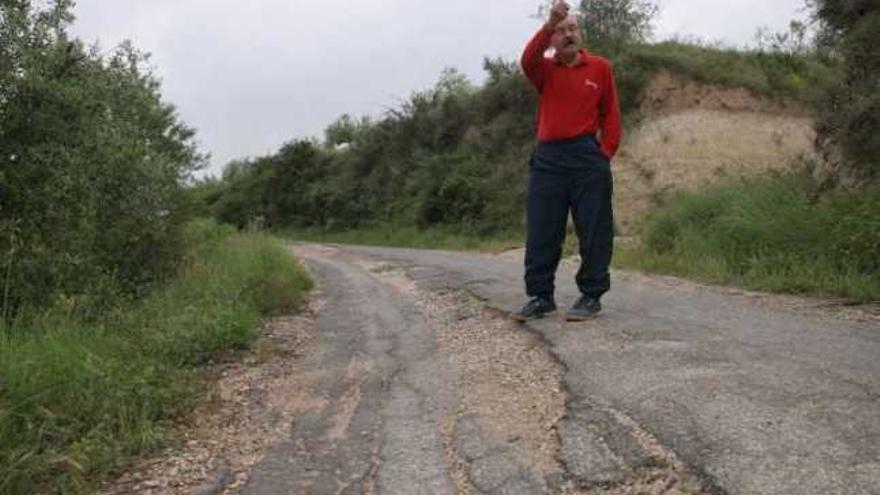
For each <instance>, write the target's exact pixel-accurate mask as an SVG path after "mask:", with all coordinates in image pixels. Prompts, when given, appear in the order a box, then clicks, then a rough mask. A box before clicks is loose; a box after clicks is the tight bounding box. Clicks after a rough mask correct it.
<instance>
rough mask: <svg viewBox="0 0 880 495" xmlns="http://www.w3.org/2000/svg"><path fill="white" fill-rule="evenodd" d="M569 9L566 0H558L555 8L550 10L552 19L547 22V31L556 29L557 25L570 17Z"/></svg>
mask: <svg viewBox="0 0 880 495" xmlns="http://www.w3.org/2000/svg"><path fill="white" fill-rule="evenodd" d="M569 8H570V7H569V6H568V3H566V2H565V0H556V2H555V3H554V4H553V8H551V9H550V19H548V20H547V24H546V27H547V29H548V30H550V31H552V30H554V29H556V25H557V24H559V23H560V22H562V21H563V20H565V18H566V17H568V10H569Z"/></svg>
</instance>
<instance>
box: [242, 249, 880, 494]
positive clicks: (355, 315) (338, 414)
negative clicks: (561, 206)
mask: <svg viewBox="0 0 880 495" xmlns="http://www.w3.org/2000/svg"><path fill="white" fill-rule="evenodd" d="M294 250H295V251H296V252H297V254H298V255H299V256H300V257H301V258H302V259H303V260H304V261H305V262H306V264H307V265H308V266H309V268H310V270H311V271H312V273H313V274H314V276H315V278H316V279H317V281H318V283H319V287H320V290H321V293H322V296H321V297H323V298H325V299H326V304H325V305H323V308H322V310H321V312H320V313H319V314H318V319H317V323H316V328H315V339H314V342H313V347H312V348H311V349H310V351H309V353H308V354H307V355H306V356H305V357H304V358H303V359H304V360H305V361H304V363H305V364H306V365H307V366H308V367H310V369H313V370H315V371H316V376H317V377H318V387H317V391H316V392H315V393H316V399H317V400H319V401H320V402H321V403H322V404H323V407H321V408H316V409H315V410H314V411H312V412H309V413H307V414H303V415H301V416H300V417H298V418H296V419H295V420H294V425H293V428H292V429H291V431H292V433H291V435H290V437H289V438H286V439H281V441H279V442H278V443H277V444H276V445H275V446H274V447H273V448H272V449H271V450H270V451H269V452H268V454H267V455H266V456H265V458H264V459H263V460H262V461H261V462H259V463H257V464H256V465H255V466H254V468H253V470H252V472H251V473H250V476H249V482H248V484H247V486H246V487H245V488H244V489H243V491H242V493H248V494H258V495H267V494H281V493H291V494H293V493H296V494H300V493H303V494H306V493H308V494H324V493H327V494H330V493H332V494H340V493H351V494H360V493H363V494H459V493H487V494H496V493H497V494H540V493H646V494H648V493H666V494H678V493H683V494H685V493H686V494H691V493H712V494H803V495H806V494H823V495H827V494H880V321H878V320H877V319H876V318H873V317H870V316H867V317H857V316H850V315H847V314H843V313H835V312H828V311H825V310H824V309H822V308H821V306H820V305H819V304H818V303H817V304H815V305H811V304H810V303H799V304H789V303H790V301H791V299H786V298H779V297H777V296H764V295H755V294H749V293H742V292H737V291H729V290H723V289H717V288H712V287H705V286H701V285H698V284H692V283H689V282H679V281H675V280H673V279H666V278H655V277H646V276H640V275H635V274H628V273H621V272H617V273H614V275H613V287H612V291H611V292H610V293H609V294H608V296H606V298H605V299H604V300H603V304H604V306H605V310H604V312H603V313H602V315H601V317H600V318H599V319H597V320H594V321H590V322H586V323H576V324H571V323H566V322H564V321H562V320H561V319H560V318H548V319H544V320H540V321H538V322H534V323H529V324H528V325H517V324H514V323H512V322H509V321H507V320H506V319H504V318H503V315H504V314H505V313H506V312H507V311H510V310H512V309H514V308H515V307H517V306H519V305H520V304H522V303H523V301H524V296H523V294H522V262H521V260H519V259H516V258H515V257H510V256H496V255H488V254H468V253H450V252H441V251H420V250H407V249H389V248H366V247H349V246H320V245H313V244H298V245H296V246H295V247H294ZM558 275H559V276H558V284H557V285H558V287H559V289H558V293H557V300H558V303H560V305H561V306H562V307H563V308H564V307H565V306H567V305H568V304H571V303H573V302H574V300H575V298H576V289H575V286H574V283H573V270H572V267H571V266H569V265H563V267H561V269H560V271H559V274H558ZM465 293H466V294H467V295H462V294H465ZM468 298H470V299H468ZM474 298H476V299H474ZM468 301H470V302H468ZM474 301H476V302H474ZM462 308H464V309H462ZM468 308H469V309H468ZM490 327H491V330H486V328H490ZM469 332H470V333H469ZM478 332H484V333H478ZM465 334H468V335H470V334H472V336H473V338H470V340H468V338H465V337H466V335H465ZM459 337H461V338H462V340H460V341H456V340H455V339H457V338H459ZM462 355H465V356H462ZM536 384H537V386H536ZM518 425H528V428H527V429H523V428H519V429H517V426H518Z"/></svg>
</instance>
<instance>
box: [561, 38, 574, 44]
mask: <svg viewBox="0 0 880 495" xmlns="http://www.w3.org/2000/svg"><path fill="white" fill-rule="evenodd" d="M563 41H565V44H566V45H574V44H575V39H574V38H571V37H566V38H565V40H563Z"/></svg>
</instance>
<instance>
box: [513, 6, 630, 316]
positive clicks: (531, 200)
mask: <svg viewBox="0 0 880 495" xmlns="http://www.w3.org/2000/svg"><path fill="white" fill-rule="evenodd" d="M582 44H583V38H582V34H581V29H580V27H579V26H578V23H577V19H576V18H575V17H574V16H573V15H570V13H569V6H568V4H566V3H565V2H564V1H558V2H557V3H556V4H555V5H553V8H552V10H551V12H550V18H549V20H548V21H547V23H546V24H544V26H543V27H542V28H541V29H540V30H539V31H538V32H537V33H536V34H535V35H534V36H533V37H532V39H531V41H529V44H528V45H527V46H526V49H525V52H524V53H523V56H522V68H523V71H524V72H525V75H526V77H528V79H529V81H531V82H532V84H533V85H534V86H535V88H536V89H537V90H538V93H539V94H540V107H539V109H538V145H537V147H536V149H535V152H534V153H533V155H532V158H531V160H530V163H529V183H528V192H527V198H526V211H527V215H526V216H527V224H528V240H527V242H526V259H525V268H526V270H525V282H526V293H527V294H528V296H529V297H530V300H529V301H528V303H527V304H526V305H525V306H524V307H523V308H522V309H521V310H519V311H517V312H515V313H514V314H513V315H512V316H513V317H514V318H515V319H517V320H520V321H525V320H529V319H532V318H538V317H541V316H545V315H546V314H548V313H551V312H553V311H555V310H556V302H555V299H554V291H555V286H554V281H555V276H556V268H557V267H558V265H559V259H560V256H561V255H562V242H563V241H564V239H565V227H566V222H567V220H568V212H569V211H571V214H572V217H573V219H574V225H575V229H576V231H577V235H578V239H579V241H580V255H581V266H580V270H578V273H577V276H576V277H575V280H576V282H577V285H578V288H579V289H580V292H581V298H580V299H579V300H578V301H577V303H575V305H574V306H573V307H572V308H571V309H570V310H569V311H568V312H567V313H566V319H568V320H569V321H579V320H586V319H588V318H591V317H594V316H595V315H596V314H597V313H598V312H599V311H600V310H601V308H602V306H601V304H600V303H599V299H600V298H601V297H602V295H603V294H605V293H606V292H607V291H608V289H609V288H610V286H611V284H610V276H609V273H608V266H609V265H610V264H611V254H612V246H613V220H612V210H611V193H612V179H611V161H610V160H611V158H612V157H613V156H614V153H615V152H616V151H617V147H618V145H619V144H620V139H621V135H622V130H621V125H620V111H619V109H618V104H617V89H616V87H615V83H614V74H613V72H612V70H611V64H610V62H609V61H608V60H607V59H605V58H602V57H599V56H596V55H593V54H591V53H589V52H588V51H587V50H585V49H583V48H582ZM551 46H552V47H553V48H554V49H555V54H554V56H553V57H552V58H547V57H545V55H544V54H545V52H546V51H547V50H548V49H549V48H550V47H551Z"/></svg>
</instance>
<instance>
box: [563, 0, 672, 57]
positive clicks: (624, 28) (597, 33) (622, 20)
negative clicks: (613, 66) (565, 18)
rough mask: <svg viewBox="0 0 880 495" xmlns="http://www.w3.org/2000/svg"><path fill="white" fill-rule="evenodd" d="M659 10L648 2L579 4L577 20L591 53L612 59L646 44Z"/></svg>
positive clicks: (595, 0) (615, 0)
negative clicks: (632, 47)
mask: <svg viewBox="0 0 880 495" xmlns="http://www.w3.org/2000/svg"><path fill="white" fill-rule="evenodd" d="M659 9H660V8H659V6H658V5H657V4H656V3H654V2H652V1H649V0H581V1H580V4H579V9H578V17H579V19H580V23H581V26H582V27H583V29H584V32H585V37H584V39H585V40H586V41H587V44H588V45H589V46H590V48H591V50H594V51H596V52H598V53H602V54H605V56H607V57H610V58H615V57H616V56H617V55H620V54H622V53H624V52H625V50H626V49H627V48H629V47H631V46H634V45H637V44H641V43H644V42H645V41H647V39H648V37H649V36H650V35H651V31H652V26H651V22H652V21H653V20H654V18H655V17H656V15H657V13H658V11H659Z"/></svg>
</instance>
